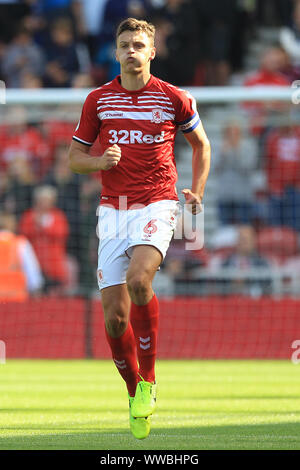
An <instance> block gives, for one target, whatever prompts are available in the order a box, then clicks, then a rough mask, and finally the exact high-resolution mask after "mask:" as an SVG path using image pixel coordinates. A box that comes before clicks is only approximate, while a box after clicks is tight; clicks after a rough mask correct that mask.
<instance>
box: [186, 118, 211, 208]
mask: <svg viewBox="0 0 300 470" xmlns="http://www.w3.org/2000/svg"><path fill="white" fill-rule="evenodd" d="M184 137H185V138H186V139H187V141H188V143H189V144H190V145H191V147H192V149H193V163H192V167H193V180H192V189H183V190H182V193H183V194H184V196H185V200H186V203H187V204H192V205H193V210H192V212H193V213H194V214H195V213H196V212H197V207H196V206H195V205H196V204H201V201H202V199H203V195H204V189H205V184H206V180H207V177H208V173H209V168H210V143H209V140H208V138H207V135H206V133H205V131H204V129H203V126H202V123H201V122H200V123H199V124H198V126H197V127H196V128H195V129H194V130H193V131H191V132H187V133H185V134H184Z"/></svg>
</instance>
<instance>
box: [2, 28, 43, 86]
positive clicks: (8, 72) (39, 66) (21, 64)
mask: <svg viewBox="0 0 300 470" xmlns="http://www.w3.org/2000/svg"><path fill="white" fill-rule="evenodd" d="M44 65H45V57H44V54H43V51H42V49H41V48H40V47H39V46H38V45H37V44H35V43H34V42H33V39H32V36H31V34H30V32H29V30H28V29H27V28H26V27H25V26H24V25H21V26H20V27H19V29H18V32H17V34H16V36H15V37H14V39H13V41H12V43H11V44H10V45H8V46H7V48H6V50H5V52H4V55H3V59H2V73H3V75H4V77H5V83H6V85H7V86H8V87H12V88H20V87H21V86H22V77H23V75H24V74H26V73H32V74H34V75H36V76H37V77H40V76H41V75H42V74H43V70H44Z"/></svg>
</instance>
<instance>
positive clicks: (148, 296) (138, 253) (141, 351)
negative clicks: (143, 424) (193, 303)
mask: <svg viewBox="0 0 300 470" xmlns="http://www.w3.org/2000/svg"><path fill="white" fill-rule="evenodd" d="M161 261H162V255H161V253H160V252H159V251H158V250H157V249H156V248H155V247H153V246H149V245H138V246H136V247H134V249H133V254H132V258H131V261H130V264H129V268H128V271H127V287H128V292H129V295H130V297H131V301H132V304H131V311H130V322H131V324H132V328H133V332H134V336H135V340H136V346H137V356H138V362H139V376H140V378H141V379H142V380H140V381H139V383H138V386H137V389H136V394H135V399H134V401H133V404H132V409H131V412H132V415H133V416H135V417H138V418H141V417H147V416H149V415H150V414H152V412H153V411H154V408H155V401H156V397H155V395H156V390H155V389H156V385H155V359H156V345H157V331H158V300H157V298H156V295H155V294H154V292H153V289H152V280H153V278H154V275H155V273H156V271H157V268H158V267H159V265H160V263H161Z"/></svg>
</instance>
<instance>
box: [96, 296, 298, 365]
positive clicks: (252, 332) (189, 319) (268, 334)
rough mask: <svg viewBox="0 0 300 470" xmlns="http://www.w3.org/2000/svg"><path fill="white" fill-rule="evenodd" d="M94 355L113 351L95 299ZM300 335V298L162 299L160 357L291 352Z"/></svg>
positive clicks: (283, 354)
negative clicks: (108, 344) (293, 343)
mask: <svg viewBox="0 0 300 470" xmlns="http://www.w3.org/2000/svg"><path fill="white" fill-rule="evenodd" d="M93 323H94V337H93V351H94V356H95V357H98V358H100V357H111V356H110V351H109V349H108V346H107V344H106V339H105V335H104V330H103V320H102V315H101V306H100V303H99V302H94V320H93ZM295 339H300V301H299V300H292V299H282V300H274V299H268V298H264V299H257V300H255V299H249V298H244V297H229V298H186V299H185V298H181V297H177V298H176V299H174V300H167V299H160V325H159V336H158V357H160V358H214V359H220V358H241V359H242V358H265V359H267V358H290V357H291V354H292V352H293V350H292V349H291V344H292V342H293V341H294V340H295Z"/></svg>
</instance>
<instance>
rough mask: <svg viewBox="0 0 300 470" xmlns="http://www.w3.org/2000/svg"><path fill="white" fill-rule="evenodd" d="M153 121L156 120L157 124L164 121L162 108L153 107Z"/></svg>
mask: <svg viewBox="0 0 300 470" xmlns="http://www.w3.org/2000/svg"><path fill="white" fill-rule="evenodd" d="M151 122H155V124H159V123H160V122H163V110H162V109H160V108H155V109H152V119H151Z"/></svg>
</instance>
